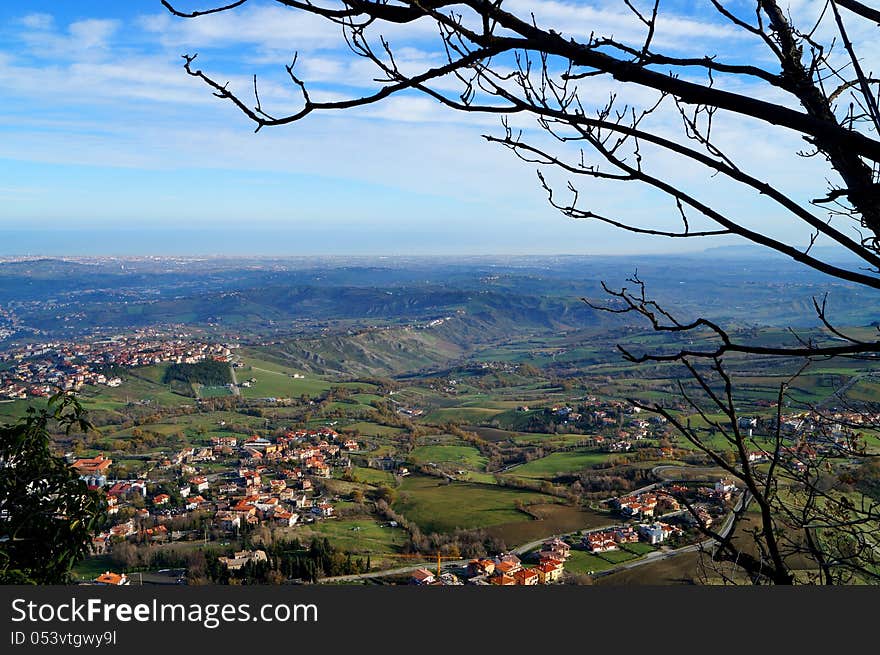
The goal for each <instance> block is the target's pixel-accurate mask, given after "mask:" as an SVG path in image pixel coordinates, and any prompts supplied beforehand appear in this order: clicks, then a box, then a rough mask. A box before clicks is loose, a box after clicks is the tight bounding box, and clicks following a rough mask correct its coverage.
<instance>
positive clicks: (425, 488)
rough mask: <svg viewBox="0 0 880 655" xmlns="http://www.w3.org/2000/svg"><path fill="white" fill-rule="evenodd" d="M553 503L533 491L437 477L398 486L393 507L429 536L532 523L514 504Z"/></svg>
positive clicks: (406, 481) (410, 479) (411, 479)
mask: <svg viewBox="0 0 880 655" xmlns="http://www.w3.org/2000/svg"><path fill="white" fill-rule="evenodd" d="M552 500H553V499H552V498H551V497H549V496H546V495H543V494H540V493H536V492H532V491H521V490H518V489H509V488H501V487H498V486H492V485H484V484H477V483H473V482H453V483H450V484H444V483H442V482H441V481H440V480H439V479H437V478H431V477H422V476H410V477H407V478H404V480H403V482H402V483H401V485H400V488H399V490H398V495H397V500H396V501H395V502H394V506H393V507H394V510H395V511H397V512H400V513H401V514H403V515H404V516H406V517H407V518H408V519H410V520H411V521H414V522H415V523H416V524H417V525H418V526H419V527H420V528H421V529H422V531H424V532H426V533H430V532H449V531H452V530H455V529H456V528H465V529H469V528H483V527H488V526H491V525H498V524H503V523H512V522H517V521H531V520H533V519H532V518H531V517H530V516H528V515H527V514H525V513H523V512H521V511H519V510H517V509H516V505H515V504H516V501H521V502H523V503H531V502H552Z"/></svg>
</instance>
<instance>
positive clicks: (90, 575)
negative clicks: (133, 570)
mask: <svg viewBox="0 0 880 655" xmlns="http://www.w3.org/2000/svg"><path fill="white" fill-rule="evenodd" d="M105 571H114V572H116V573H119V571H120V569H119V567H118V566H116V565H114V564H113V560H112V559H111V558H110V556H109V555H96V556H94V557H86V558H85V559H84V560H82V561H81V562H80V563H79V564H77V565H76V566H75V567H73V570H72V571H71V573H72V574H73V577H74V579H75V580H77V581H80V582H82V581H87V580H94V579H95V578H97V577H98V576H99V575H101V574H102V573H104V572H105Z"/></svg>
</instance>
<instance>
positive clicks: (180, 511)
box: [73, 428, 358, 553]
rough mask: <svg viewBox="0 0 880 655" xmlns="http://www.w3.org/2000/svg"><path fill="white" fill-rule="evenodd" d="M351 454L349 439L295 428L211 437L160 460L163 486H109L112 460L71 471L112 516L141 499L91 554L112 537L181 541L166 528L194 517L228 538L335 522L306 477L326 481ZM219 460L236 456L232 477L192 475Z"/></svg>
mask: <svg viewBox="0 0 880 655" xmlns="http://www.w3.org/2000/svg"><path fill="white" fill-rule="evenodd" d="M331 442H332V443H331ZM357 448H358V444H357V442H356V441H354V440H352V439H349V438H345V437H342V436H341V435H339V434H338V433H337V432H335V431H334V430H331V429H329V428H322V429H318V430H297V431H295V432H289V433H287V434H286V435H284V436H282V437H278V438H277V439H274V440H269V439H263V438H261V437H251V438H249V439H244V440H239V439H237V438H235V437H231V436H221V437H215V438H213V439H212V447H210V448H185V449H183V450H182V451H181V452H179V453H176V454H175V455H173V456H172V457H170V458H167V459H165V460H163V461H162V462H159V466H158V469H159V471H160V472H164V474H163V479H162V480H146V479H137V480H112V481H108V480H107V478H106V472H107V469H108V468H109V467H110V466H111V465H112V460H110V459H108V458H106V457H104V456H103V455H99V456H97V457H93V458H83V459H79V460H76V462H74V464H73V465H74V467H76V468H77V469H78V470H79V471H80V472H81V475H82V478H83V479H85V480H87V481H88V482H89V484H91V485H92V486H94V487H100V488H103V489H104V492H105V493H106V496H107V505H108V513H109V514H110V515H111V516H113V515H116V514H118V513H119V511H120V509H121V508H123V507H130V508H132V510H133V509H134V506H133V505H132V502H133V500H134V499H135V497H137V496H139V497H140V498H142V499H143V500H144V502H138V503H137V505H138V506H139V508H138V509H136V510H134V512H133V514H134V515H133V516H131V514H132V511H131V510H129V511H128V512H127V514H128V516H130V518H127V519H126V520H120V521H119V522H118V523H116V524H115V525H113V526H112V527H111V528H110V529H109V530H107V531H105V532H102V533H100V534H98V535H96V536H95V537H94V538H93V543H92V550H93V551H94V552H96V553H102V552H106V551H107V549H108V548H109V547H111V544H112V542H113V541H114V540H119V539H128V538H137V539H139V540H142V541H145V542H163V541H169V540H175V538H182V537H183V533H180V534H178V533H175V532H174V531H172V530H169V529H168V528H167V525H166V524H168V523H169V522H170V521H171V520H172V519H173V518H175V517H181V516H186V515H187V514H188V513H189V512H194V511H199V516H200V517H201V518H209V519H212V525H213V527H214V529H216V530H221V531H227V532H230V533H237V532H238V531H239V530H241V529H242V528H243V527H244V526H257V525H268V526H272V527H292V526H294V525H296V524H297V523H299V522H311V521H314V520H320V519H327V518H331V517H333V516H335V508H334V506H333V504H332V503H331V499H330V498H327V497H323V496H321V495H319V494H318V493H317V491H316V489H315V483H314V482H313V479H314V478H315V477H329V475H330V468H331V466H336V465H348V464H350V462H349V460H348V458H347V455H346V453H347V451H349V450H355V449H357ZM203 451H207V453H205V452H203ZM224 456H231V457H233V458H234V457H236V456H237V457H238V468H237V470H236V473H235V474H234V475H233V476H232V477H230V475H229V474H226V475H224V476H214V475H206V474H205V473H199V472H198V469H197V468H196V466H195V465H194V463H195V462H199V461H203V460H204V459H215V458H216V457H224ZM263 462H267V463H268V462H272V463H274V464H276V465H275V466H271V467H270V466H268V465H267V463H263ZM169 486H172V487H173V488H171V489H169ZM157 487H158V488H157ZM169 491H170V492H171V493H169Z"/></svg>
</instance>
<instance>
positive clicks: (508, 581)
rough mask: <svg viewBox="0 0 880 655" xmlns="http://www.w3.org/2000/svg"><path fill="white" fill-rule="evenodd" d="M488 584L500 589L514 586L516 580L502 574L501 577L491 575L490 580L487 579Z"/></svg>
mask: <svg viewBox="0 0 880 655" xmlns="http://www.w3.org/2000/svg"><path fill="white" fill-rule="evenodd" d="M489 582H491V583H492V584H494V585H499V586H502V587H512V586H514V585H515V584H516V578H514V577H513V576H512V575H507V574H505V573H502V574H501V575H493V576H492V577H491V578H489Z"/></svg>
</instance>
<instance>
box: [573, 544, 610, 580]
mask: <svg viewBox="0 0 880 655" xmlns="http://www.w3.org/2000/svg"><path fill="white" fill-rule="evenodd" d="M613 566H614V564H612V563H611V562H609V561H608V560H604V559H602V558H600V557H598V556H597V555H591V554H590V553H588V552H586V551H584V550H574V549H572V550H571V551H570V553H569V557H568V561H566V562H565V570H566V571H568V572H569V573H573V574H575V575H583V574H587V573H594V572H596V571H604V570H606V569H610V568H611V567H613Z"/></svg>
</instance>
